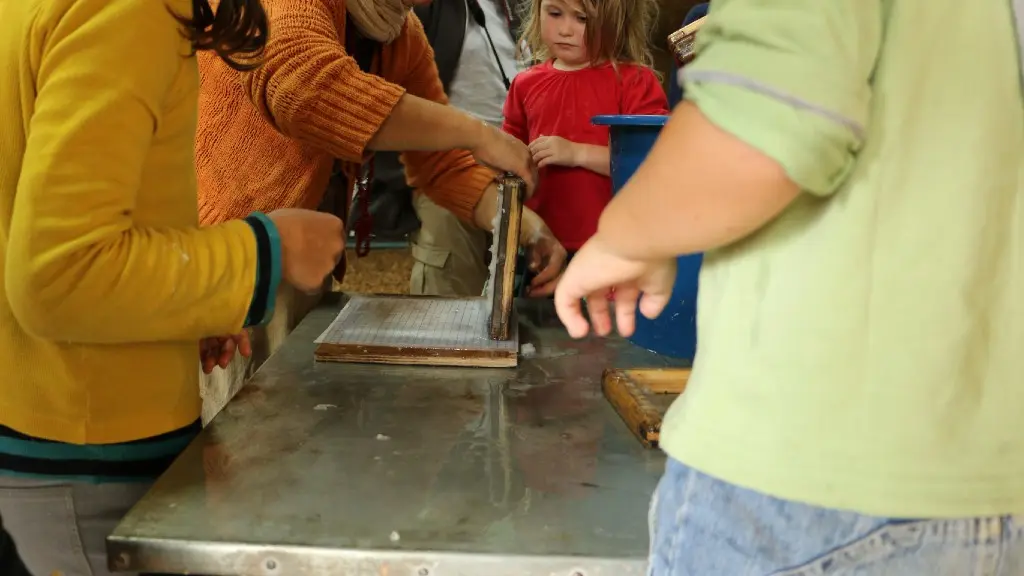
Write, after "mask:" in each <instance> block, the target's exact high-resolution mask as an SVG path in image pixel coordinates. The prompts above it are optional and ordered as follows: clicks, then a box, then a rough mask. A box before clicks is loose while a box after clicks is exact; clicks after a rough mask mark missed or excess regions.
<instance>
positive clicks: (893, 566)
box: [648, 458, 1024, 576]
mask: <svg viewBox="0 0 1024 576" xmlns="http://www.w3.org/2000/svg"><path fill="white" fill-rule="evenodd" d="M1022 489H1024V484H1022ZM650 521H651V556H650V568H649V572H648V574H649V576H769V575H772V576H812V575H813V576H825V575H836V576H839V575H843V576H1021V575H1024V517H1008V516H1007V517H992V518H969V519H962V520H897V519H892V518H875V517H871V516H862V515H860V514H856V513H853V512H843V511H838V510H830V509H827V508H817V507H814V506H807V505H804V504H798V503H795V502H788V501H784V500H779V499H776V498H772V497H770V496H765V495H763V494H759V493H757V492H753V491H751V490H746V489H743V488H739V487H737V486H734V485H732V484H728V483H725V482H722V481H720V480H716V479H714V478H711V477H709V476H707V475H704V474H701V473H700V472H697V471H695V470H693V469H691V468H689V467H687V466H686V465H684V464H682V463H680V462H678V461H676V460H672V459H671V458H670V459H669V462H668V465H667V467H666V470H665V475H664V476H663V477H662V479H661V482H660V483H659V484H658V488H657V490H656V491H655V494H654V498H653V499H652V501H651V518H650Z"/></svg>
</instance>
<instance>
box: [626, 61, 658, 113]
mask: <svg viewBox="0 0 1024 576" xmlns="http://www.w3.org/2000/svg"><path fill="white" fill-rule="evenodd" d="M622 84H623V85H622V113H623V114H655V115H664V114H668V96H666V95H665V90H664V89H663V88H662V87H661V82H659V81H658V77H657V76H655V74H654V71H653V70H651V69H650V68H647V67H646V66H636V67H633V68H632V69H631V70H630V73H629V74H626V75H625V78H623V83H622Z"/></svg>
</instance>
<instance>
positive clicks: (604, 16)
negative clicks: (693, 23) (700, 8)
mask: <svg viewBox="0 0 1024 576" xmlns="http://www.w3.org/2000/svg"><path fill="white" fill-rule="evenodd" d="M566 1H567V2H573V1H575V2H578V3H579V4H580V5H581V6H582V7H583V11H584V12H585V13H586V15H587V36H586V38H587V51H588V52H589V53H590V62H591V63H592V64H596V63H598V62H601V61H604V60H607V61H609V62H611V63H612V65H615V64H618V63H619V62H630V63H633V64H640V65H641V66H647V67H648V68H653V67H654V56H653V55H652V54H651V45H650V41H649V40H650V36H651V33H652V32H653V30H654V25H655V24H656V23H657V19H658V5H657V3H656V2H655V1H654V0H566ZM542 2H543V0H530V1H529V2H528V3H527V5H526V8H527V10H526V14H525V16H524V18H523V35H522V36H523V38H522V40H523V42H525V43H526V45H527V46H528V47H529V48H530V52H531V53H532V54H533V58H534V59H535V60H537V61H543V60H547V59H548V58H549V57H550V54H549V53H548V49H547V47H546V46H544V42H543V41H542V40H541V36H540V22H541V18H542V16H543V15H542V14H541V10H540V7H541V3H542Z"/></svg>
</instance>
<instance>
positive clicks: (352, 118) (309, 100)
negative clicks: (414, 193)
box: [241, 0, 405, 162]
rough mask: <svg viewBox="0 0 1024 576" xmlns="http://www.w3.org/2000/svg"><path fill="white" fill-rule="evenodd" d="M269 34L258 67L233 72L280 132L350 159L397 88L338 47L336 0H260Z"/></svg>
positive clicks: (385, 110) (387, 112) (374, 128)
mask: <svg viewBox="0 0 1024 576" xmlns="http://www.w3.org/2000/svg"><path fill="white" fill-rule="evenodd" d="M263 3H264V5H265V6H266V9H267V14H268V17H269V19H270V30H271V33H270V41H269V43H268V44H267V49H266V52H265V55H264V61H263V66H261V67H260V68H258V69H256V70H253V71H250V72H243V73H241V79H242V84H243V87H244V88H245V90H246V92H247V93H248V95H249V97H250V99H251V100H252V102H253V104H254V105H255V106H256V108H257V109H258V110H259V111H260V113H261V114H262V115H263V116H264V117H265V118H266V119H267V120H268V121H269V122H270V123H271V124H272V125H273V126H274V127H275V128H277V130H278V131H279V132H281V133H282V134H284V135H286V136H288V137H291V138H295V139H297V140H299V141H302V142H306V143H308V144H311V145H313V146H316V147H318V148H320V149H323V150H326V151H328V152H330V153H331V154H332V155H334V156H335V157H337V158H341V159H343V160H347V161H350V162H358V161H360V160H361V159H362V158H363V153H364V150H365V149H366V145H367V144H368V143H369V142H370V140H371V139H372V138H373V136H374V135H375V134H376V133H377V131H378V130H379V129H380V126H381V124H383V123H384V120H386V119H387V117H388V116H389V115H390V114H391V110H392V109H393V108H394V107H395V105H396V104H397V103H398V100H399V99H400V98H401V97H402V95H403V94H404V93H405V90H404V89H403V88H402V87H401V86H399V85H397V84H394V83H391V82H388V81H387V80H385V79H383V78H381V77H380V76H376V75H373V74H368V73H365V72H363V71H362V70H360V69H359V64H358V63H356V61H355V59H353V58H352V57H351V56H349V55H348V53H347V52H345V43H344V36H343V33H344V31H343V30H339V28H338V23H337V18H339V17H341V16H340V15H338V14H336V12H337V10H335V9H332V7H331V6H332V5H339V4H342V5H343V3H340V2H338V1H337V0H333V1H332V0H301V1H298V0H263Z"/></svg>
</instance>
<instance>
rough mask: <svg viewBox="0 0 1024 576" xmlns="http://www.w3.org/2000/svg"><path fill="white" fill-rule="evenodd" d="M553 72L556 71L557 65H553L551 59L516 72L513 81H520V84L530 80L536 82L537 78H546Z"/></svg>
mask: <svg viewBox="0 0 1024 576" xmlns="http://www.w3.org/2000/svg"><path fill="white" fill-rule="evenodd" d="M553 72H555V67H554V66H552V65H551V62H550V61H547V62H538V63H536V64H534V65H533V66H530V67H529V68H527V69H525V70H523V71H522V72H520V73H518V74H516V77H515V78H514V79H513V81H514V82H519V83H520V84H523V83H527V84H528V83H530V82H536V81H537V80H539V79H541V78H544V77H545V76H549V75H551V74H552V73H553Z"/></svg>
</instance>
